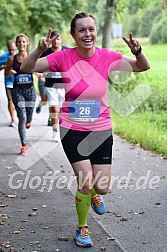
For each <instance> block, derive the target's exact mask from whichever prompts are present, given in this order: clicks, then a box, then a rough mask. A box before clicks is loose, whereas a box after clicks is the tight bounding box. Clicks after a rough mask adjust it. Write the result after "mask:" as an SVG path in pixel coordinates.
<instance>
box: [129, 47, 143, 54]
mask: <svg viewBox="0 0 167 252" xmlns="http://www.w3.org/2000/svg"><path fill="white" fill-rule="evenodd" d="M141 51H142V48H141V46H140V48H139V50H138V51H136V52H133V51H132V50H131V53H133V55H135V56H136V55H139V54H140V53H141Z"/></svg>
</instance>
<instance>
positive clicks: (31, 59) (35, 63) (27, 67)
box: [20, 28, 58, 73]
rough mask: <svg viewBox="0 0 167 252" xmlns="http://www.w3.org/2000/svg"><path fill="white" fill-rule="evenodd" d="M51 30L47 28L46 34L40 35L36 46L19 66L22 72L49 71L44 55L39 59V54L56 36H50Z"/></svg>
mask: <svg viewBox="0 0 167 252" xmlns="http://www.w3.org/2000/svg"><path fill="white" fill-rule="evenodd" d="M51 32H52V28H49V30H48V34H47V36H46V37H42V38H41V39H40V40H39V42H38V47H37V48H36V49H35V50H34V51H33V52H31V53H30V54H29V55H28V56H27V57H26V58H25V59H24V61H23V63H22V64H21V68H20V69H21V70H22V71H23V72H25V73H31V72H48V71H49V65H48V61H47V59H46V57H44V58H40V59H39V56H40V55H41V53H42V52H43V51H45V50H46V49H47V48H48V47H49V46H50V44H51V43H52V40H53V39H55V37H56V36H55V37H53V38H52V39H51V38H50V36H51ZM57 36H58V35H57Z"/></svg>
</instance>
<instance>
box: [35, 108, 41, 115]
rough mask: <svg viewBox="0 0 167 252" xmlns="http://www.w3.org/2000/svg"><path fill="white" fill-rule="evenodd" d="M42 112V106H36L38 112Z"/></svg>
mask: <svg viewBox="0 0 167 252" xmlns="http://www.w3.org/2000/svg"><path fill="white" fill-rule="evenodd" d="M40 112H41V107H40V106H38V107H37V108H36V113H37V114H39V113H40Z"/></svg>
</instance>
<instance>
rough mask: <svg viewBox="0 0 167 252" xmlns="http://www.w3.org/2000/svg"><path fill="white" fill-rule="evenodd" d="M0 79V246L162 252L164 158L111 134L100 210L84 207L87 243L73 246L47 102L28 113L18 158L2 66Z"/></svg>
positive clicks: (47, 251) (61, 162)
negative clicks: (24, 150)
mask: <svg viewBox="0 0 167 252" xmlns="http://www.w3.org/2000/svg"><path fill="white" fill-rule="evenodd" d="M0 80H1V81H0V248H1V249H0V251H1V252H3V251H4V252H6V251H11V252H12V251H13V252H14V251H17V252H18V251H19V252H20V251H28V252H33V251H34V252H36V251H39V252H53V251H60V252H61V251H62V252H75V251H81V250H85V251H88V250H89V251H92V252H96V251H110V252H122V251H126V252H158V251H160V252H167V238H166V237H167V214H166V213H167V200H166V195H167V160H164V159H163V158H162V157H161V156H159V155H155V154H153V153H151V152H150V151H147V150H144V149H142V148H140V146H139V145H133V144H131V143H128V142H127V141H126V140H125V139H122V138H120V137H119V136H117V135H115V134H114V150H113V171H112V175H113V179H112V181H111V185H110V190H109V193H108V194H107V195H105V196H104V200H105V203H106V213H105V214H104V215H103V216H98V215H96V214H95V213H94V212H93V211H92V210H90V214H89V220H88V223H89V228H90V231H91V233H92V234H91V238H92V240H93V242H94V246H93V248H89V249H88V248H78V247H76V245H75V242H74V235H75V229H76V225H77V216H76V212H75V201H74V194H75V190H76V180H75V177H74V174H73V171H72V169H71V166H70V164H69V163H68V160H67V159H66V156H65V154H64V152H63V149H62V146H61V143H55V142H53V141H52V129H51V127H48V126H47V118H48V107H47V106H45V107H44V108H43V109H42V112H41V113H40V114H36V113H35V112H34V116H33V121H32V126H31V128H30V129H29V130H27V138H28V144H29V153H28V156H26V157H20V156H19V155H18V153H19V151H20V140H19V136H18V131H17V118H16V126H15V127H9V122H10V118H9V114H8V110H7V99H6V96H5V89H4V83H3V72H2V71H1V72H0ZM37 100H39V98H37ZM12 248H13V250H12Z"/></svg>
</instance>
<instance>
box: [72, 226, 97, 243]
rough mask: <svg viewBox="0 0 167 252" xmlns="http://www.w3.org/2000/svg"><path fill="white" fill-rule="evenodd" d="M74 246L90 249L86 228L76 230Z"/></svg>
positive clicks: (89, 239)
mask: <svg viewBox="0 0 167 252" xmlns="http://www.w3.org/2000/svg"><path fill="white" fill-rule="evenodd" d="M75 241H76V245H77V246H78V247H92V246H93V242H92V241H91V238H90V236H89V231H88V226H83V227H79V228H77V229H76V238H75Z"/></svg>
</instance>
